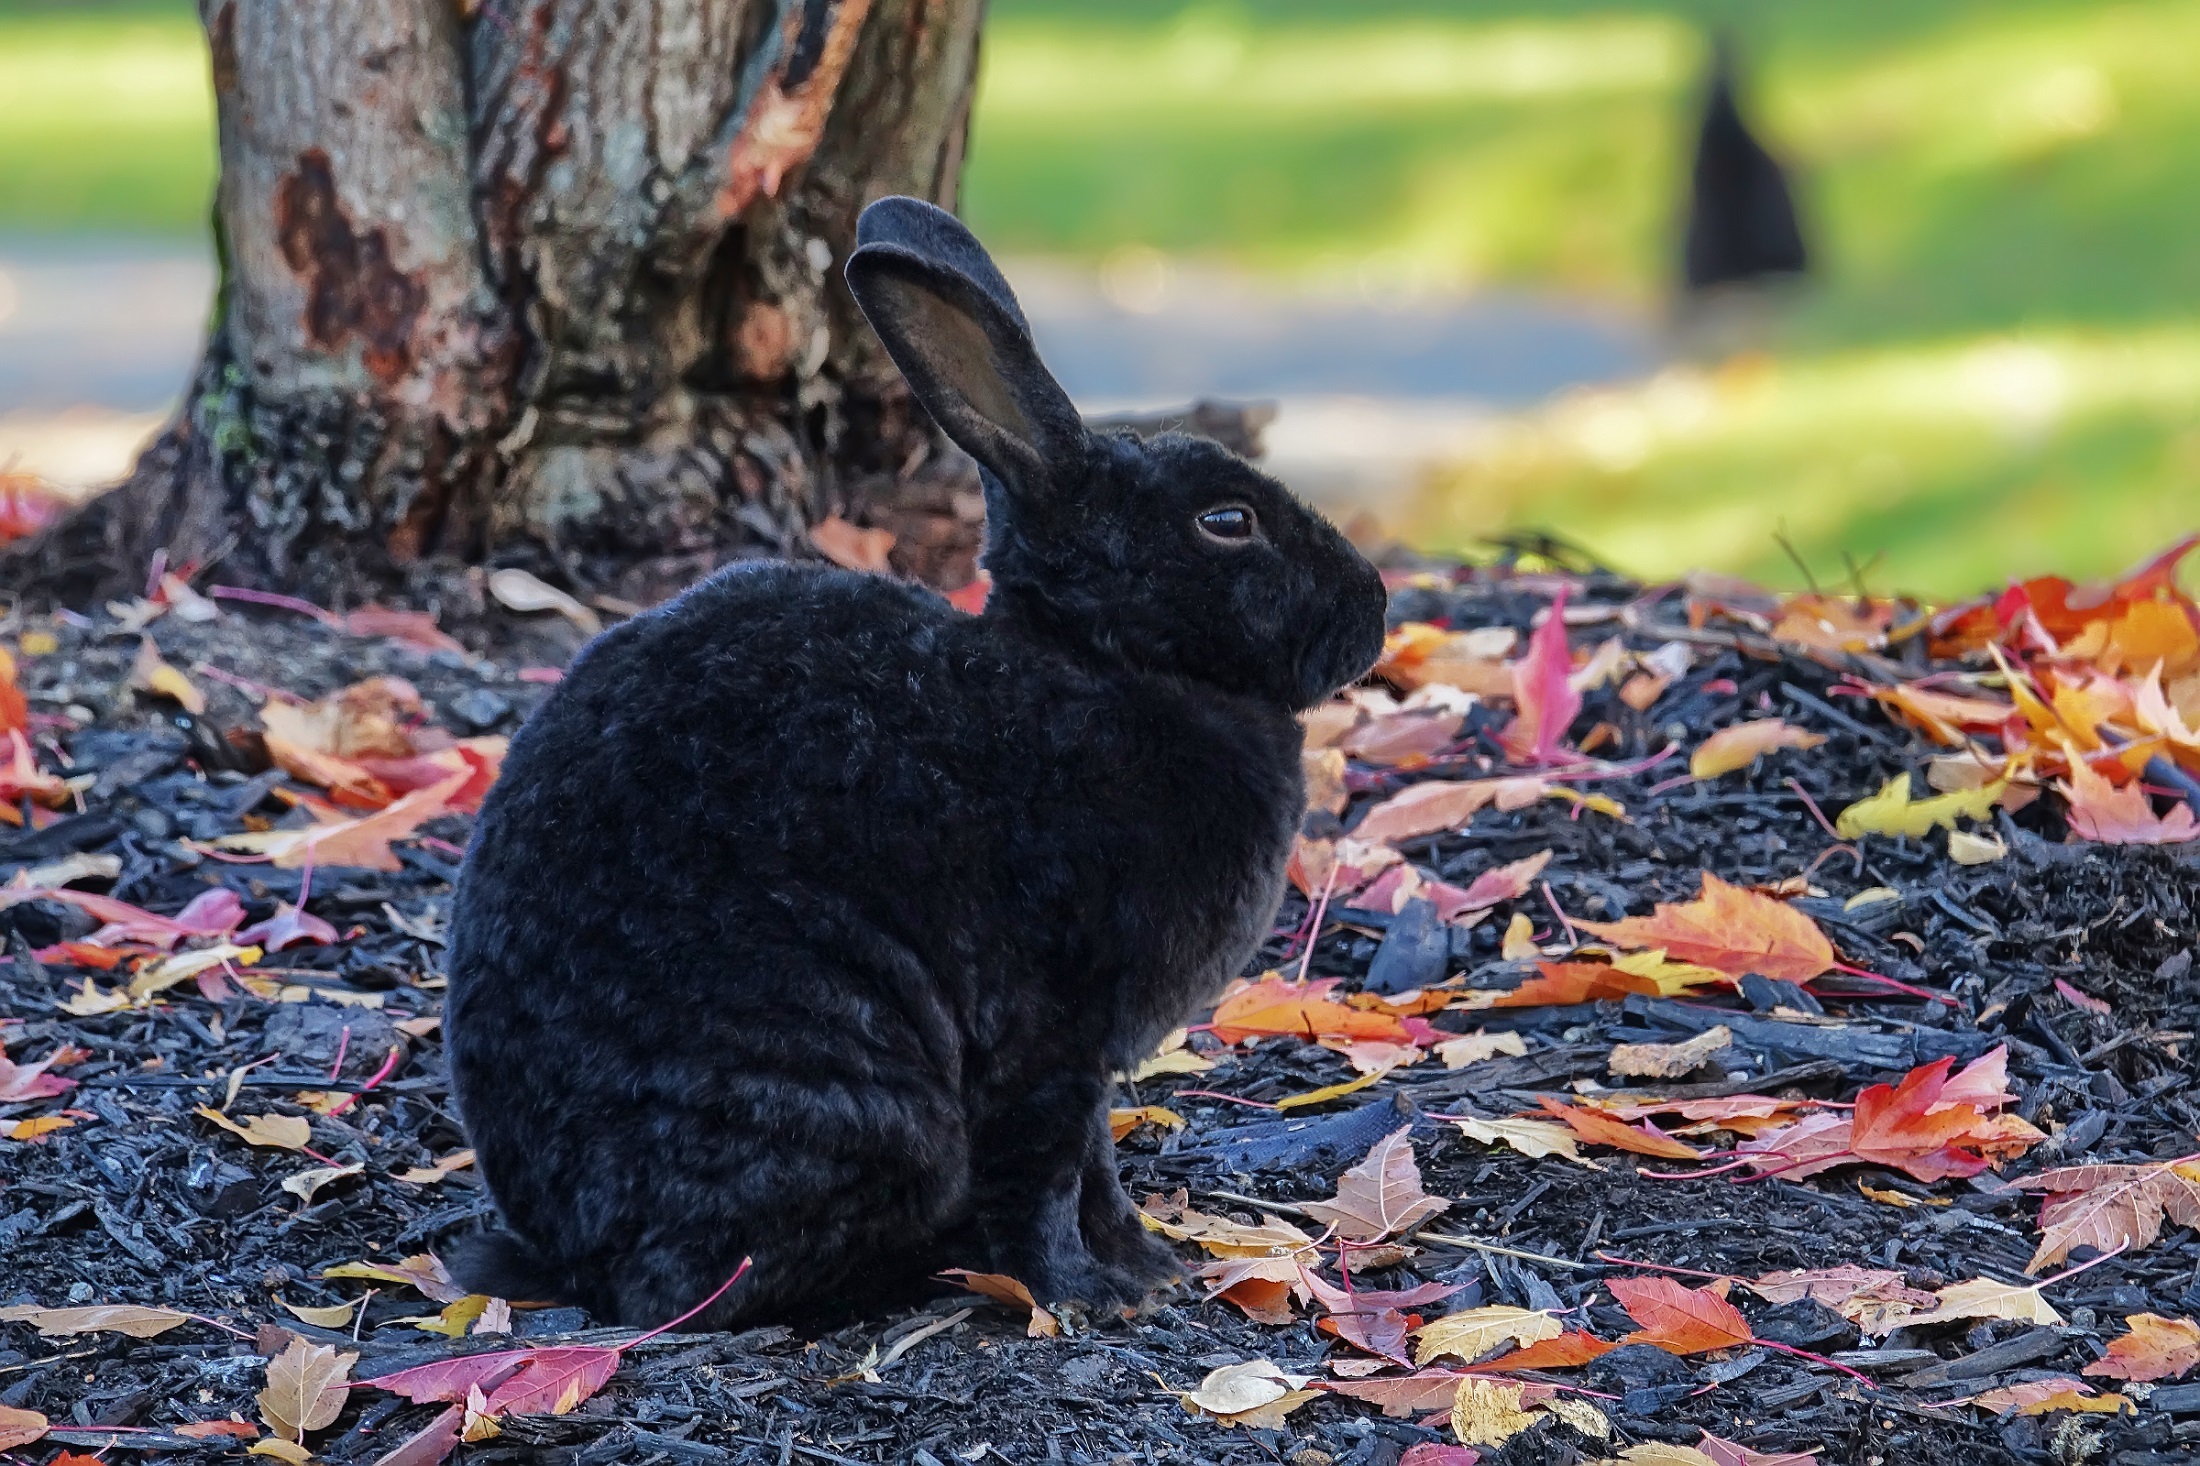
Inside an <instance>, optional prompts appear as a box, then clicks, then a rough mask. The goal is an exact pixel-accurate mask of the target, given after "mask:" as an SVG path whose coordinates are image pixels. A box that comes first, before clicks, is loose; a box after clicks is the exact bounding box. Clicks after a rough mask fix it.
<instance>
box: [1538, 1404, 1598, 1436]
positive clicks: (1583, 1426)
mask: <svg viewBox="0 0 2200 1466" xmlns="http://www.w3.org/2000/svg"><path fill="white" fill-rule="evenodd" d="M1543 1413H1544V1414H1546V1415H1550V1416H1553V1417H1555V1418H1557V1419H1559V1420H1563V1421H1565V1422H1566V1423H1567V1424H1568V1425H1570V1426H1572V1427H1573V1428H1574V1429H1575V1430H1576V1431H1577V1432H1579V1433H1580V1434H1582V1435H1585V1436H1587V1437H1588V1438H1589V1439H1590V1440H1593V1441H1602V1440H1610V1439H1611V1438H1612V1422H1611V1419H1610V1417H1608V1416H1607V1415H1605V1413H1604V1412H1603V1411H1602V1410H1599V1409H1598V1408H1597V1407H1596V1406H1594V1405H1592V1404H1590V1403H1589V1402H1588V1401H1587V1400H1580V1399H1575V1398H1574V1397H1573V1396H1571V1395H1554V1396H1552V1397H1551V1398H1550V1399H1548V1400H1545V1401H1544V1402H1543Z"/></svg>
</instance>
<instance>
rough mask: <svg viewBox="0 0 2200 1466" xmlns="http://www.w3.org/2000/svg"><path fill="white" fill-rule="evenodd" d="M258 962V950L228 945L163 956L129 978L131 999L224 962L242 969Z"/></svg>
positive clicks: (141, 996) (146, 995) (256, 948)
mask: <svg viewBox="0 0 2200 1466" xmlns="http://www.w3.org/2000/svg"><path fill="white" fill-rule="evenodd" d="M259 960H260V949H259V948H258V947H239V946H236V945H234V944H232V943H229V942H224V943H222V944H221V945H220V946H218V947H203V948H201V949H199V950H198V951H196V952H178V953H177V954H176V955H175V956H173V957H164V958H162V959H161V960H160V961H158V962H154V963H150V964H148V965H147V966H145V967H141V968H139V969H138V973H137V976H135V977H133V978H131V979H130V988H129V992H130V996H131V997H132V998H133V999H144V998H149V997H151V996H152V995H153V994H155V993H157V992H163V991H165V990H167V989H169V988H172V987H174V986H175V985H176V984H177V983H179V982H184V981H186V980H188V979H190V978H194V977H197V976H198V975H199V974H200V973H202V972H209V971H211V970H213V969H214V968H216V967H219V966H221V965H222V964H223V963H225V962H234V963H236V964H237V965H238V966H239V967H250V966H251V965H252V964H253V963H255V962H257V961H259Z"/></svg>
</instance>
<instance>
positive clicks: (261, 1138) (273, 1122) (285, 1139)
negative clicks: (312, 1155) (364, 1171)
mask: <svg viewBox="0 0 2200 1466" xmlns="http://www.w3.org/2000/svg"><path fill="white" fill-rule="evenodd" d="M195 1113H196V1114H198V1115H200V1116H201V1117H203V1118H205V1119H208V1120H212V1121H213V1122H214V1123H215V1124H217V1125H219V1126H221V1127H222V1129H224V1130H227V1131H228V1132H229V1133H230V1134H231V1135H234V1136H236V1137H237V1138H238V1139H239V1140H242V1141H243V1142H244V1143H245V1144H247V1145H264V1146H267V1147H270V1148H271V1149H274V1150H304V1149H305V1148H306V1147H307V1146H309V1145H311V1144H312V1143H313V1125H312V1123H311V1122H310V1121H307V1120H304V1119H301V1118H299V1117H298V1116H296V1115H247V1116H246V1117H245V1121H244V1123H243V1124H242V1125H240V1124H238V1123H237V1122H236V1121H235V1120H232V1119H230V1118H229V1117H228V1116H227V1115H225V1114H223V1113H222V1112H221V1111H220V1110H217V1109H215V1108H214V1107H213V1106H212V1105H200V1106H199V1107H198V1109H197V1110H196V1111H195Z"/></svg>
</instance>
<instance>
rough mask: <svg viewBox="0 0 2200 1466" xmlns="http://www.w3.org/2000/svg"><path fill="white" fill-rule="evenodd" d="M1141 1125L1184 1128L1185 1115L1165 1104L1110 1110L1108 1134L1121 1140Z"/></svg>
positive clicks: (1172, 1128) (1170, 1128) (1173, 1128)
mask: <svg viewBox="0 0 2200 1466" xmlns="http://www.w3.org/2000/svg"><path fill="white" fill-rule="evenodd" d="M1141 1125H1157V1126H1159V1127H1161V1128H1162V1129H1164V1130H1182V1129H1183V1128H1184V1117H1183V1116H1182V1115H1179V1114H1178V1113H1177V1112H1176V1111H1174V1110H1172V1109H1170V1108H1168V1107H1167V1106H1165V1105H1140V1106H1138V1107H1137V1108H1136V1109H1128V1110H1110V1111H1108V1134H1109V1135H1111V1136H1113V1137H1114V1138H1115V1139H1116V1140H1117V1141H1121V1140H1122V1139H1123V1138H1124V1137H1126V1136H1128V1135H1129V1134H1130V1133H1131V1132H1132V1131H1133V1130H1136V1129H1137V1128H1138V1127H1139V1126H1141Z"/></svg>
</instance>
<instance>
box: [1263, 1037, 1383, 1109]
mask: <svg viewBox="0 0 2200 1466" xmlns="http://www.w3.org/2000/svg"><path fill="white" fill-rule="evenodd" d="M1415 1052H1418V1050H1415ZM1394 1067H1396V1066H1395V1065H1386V1066H1384V1067H1381V1068H1376V1069H1370V1070H1366V1071H1364V1072H1362V1073H1361V1074H1360V1076H1359V1077H1358V1078H1356V1079H1346V1080H1343V1081H1340V1082H1339V1083H1336V1084H1325V1085H1323V1086H1322V1087H1321V1088H1320V1089H1309V1090H1307V1091H1305V1092H1304V1093H1301V1094H1287V1095H1284V1096H1282V1097H1281V1098H1279V1099H1277V1100H1276V1101H1274V1103H1275V1106H1276V1108H1277V1109H1279V1110H1282V1111H1284V1112H1286V1113H1288V1112H1290V1111H1292V1110H1297V1109H1304V1108H1305V1107H1306V1106H1308V1105H1325V1104H1328V1103H1329V1102H1330V1101H1331V1100H1336V1099H1343V1098H1344V1097H1345V1096H1346V1095H1348V1094H1358V1093H1359V1092H1360V1091H1361V1090H1363V1089H1366V1088H1367V1087H1368V1086H1369V1085H1371V1084H1377V1083H1380V1082H1381V1081H1382V1078H1383V1076H1384V1075H1386V1074H1388V1073H1389V1072H1390V1070H1391V1069H1392V1068H1394Z"/></svg>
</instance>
